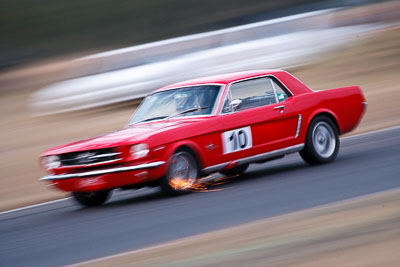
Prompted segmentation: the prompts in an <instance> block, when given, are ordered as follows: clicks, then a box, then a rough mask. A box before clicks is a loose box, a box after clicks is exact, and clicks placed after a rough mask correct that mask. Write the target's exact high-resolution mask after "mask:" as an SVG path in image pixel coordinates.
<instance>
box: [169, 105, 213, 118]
mask: <svg viewBox="0 0 400 267" xmlns="http://www.w3.org/2000/svg"><path fill="white" fill-rule="evenodd" d="M207 108H208V107H207V106H204V107H197V108H189V109H185V110H183V111H181V112H178V113H175V114H173V115H171V116H168V117H166V118H165V119H164V120H168V119H171V118H174V117H176V116H179V115H182V114H186V113H191V112H195V111H198V110H203V109H207Z"/></svg>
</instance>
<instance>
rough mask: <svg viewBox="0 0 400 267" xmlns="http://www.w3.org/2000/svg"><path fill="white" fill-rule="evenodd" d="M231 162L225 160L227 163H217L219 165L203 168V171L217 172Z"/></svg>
mask: <svg viewBox="0 0 400 267" xmlns="http://www.w3.org/2000/svg"><path fill="white" fill-rule="evenodd" d="M228 164H229V162H225V163H221V164H217V165H213V166H210V167H207V168H204V169H202V170H201V171H202V172H205V173H212V172H217V171H219V170H222V169H223V168H225V167H226V166H228Z"/></svg>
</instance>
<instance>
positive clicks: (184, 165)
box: [160, 151, 199, 195]
mask: <svg viewBox="0 0 400 267" xmlns="http://www.w3.org/2000/svg"><path fill="white" fill-rule="evenodd" d="M198 176H199V169H198V166H197V163H196V161H195V159H194V157H193V156H192V155H191V153H189V152H187V151H178V152H175V153H174V155H173V156H172V157H171V160H170V164H169V168H168V172H167V175H166V176H165V177H164V178H162V180H161V182H160V186H161V189H162V190H163V191H164V192H165V193H167V194H169V195H181V194H184V193H188V192H190V191H191V189H193V185H194V183H195V182H196V179H197V178H198Z"/></svg>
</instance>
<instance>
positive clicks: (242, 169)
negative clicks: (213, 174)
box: [220, 164, 249, 176]
mask: <svg viewBox="0 0 400 267" xmlns="http://www.w3.org/2000/svg"><path fill="white" fill-rule="evenodd" d="M248 167H249V164H243V165H239V166H236V167H233V168H232V169H230V170H226V171H221V172H220V173H221V174H222V175H225V176H235V175H242V174H243V173H244V172H245V171H246V170H247V168H248Z"/></svg>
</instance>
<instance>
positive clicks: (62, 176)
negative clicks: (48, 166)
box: [40, 161, 165, 181]
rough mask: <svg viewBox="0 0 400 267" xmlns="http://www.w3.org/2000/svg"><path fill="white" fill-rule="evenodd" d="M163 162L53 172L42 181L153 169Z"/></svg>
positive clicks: (41, 179)
mask: <svg viewBox="0 0 400 267" xmlns="http://www.w3.org/2000/svg"><path fill="white" fill-rule="evenodd" d="M163 164H165V161H155V162H150V163H144V164H139V165H134V166H127V167H118V168H111V169H105V170H96V171H88V172H79V173H70V174H52V175H47V176H44V177H42V178H40V181H53V180H63V179H70V178H84V177H89V176H97V175H102V174H109V173H116V172H126V171H135V170H143V169H151V168H156V167H158V166H161V165H163Z"/></svg>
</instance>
